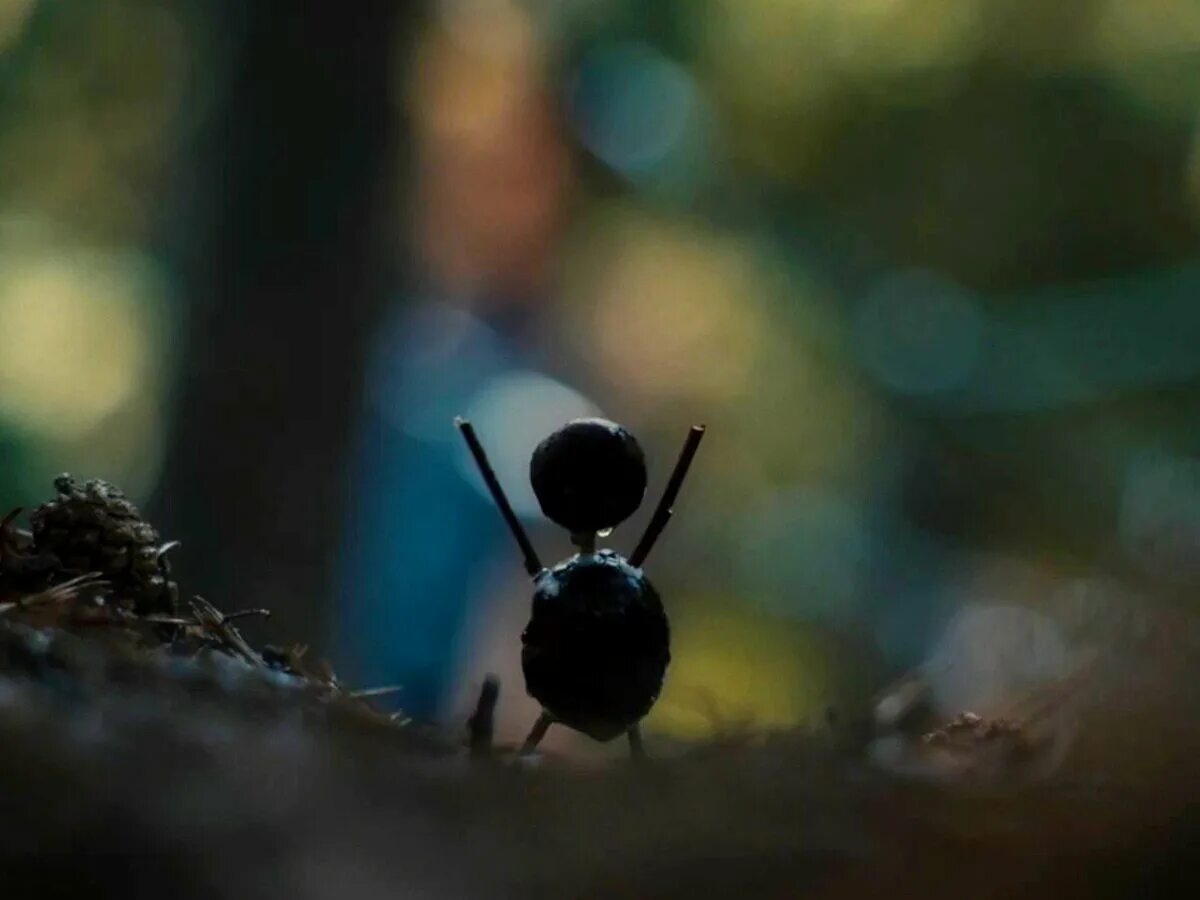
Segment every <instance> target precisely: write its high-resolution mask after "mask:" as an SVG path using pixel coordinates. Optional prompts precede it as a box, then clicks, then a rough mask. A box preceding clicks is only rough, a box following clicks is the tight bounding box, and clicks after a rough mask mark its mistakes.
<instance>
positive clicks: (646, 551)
mask: <svg viewBox="0 0 1200 900" xmlns="http://www.w3.org/2000/svg"><path fill="white" fill-rule="evenodd" d="M703 437H704V426H703V425H693V426H692V429H691V431H689V432H688V436H687V440H686V441H684V443H683V450H682V451H680V453H679V459H678V460H677V461H676V463H675V470H674V471H673V472H671V477H670V478H669V479H668V480H667V487H666V490H664V491H663V495H662V499H661V500H659V501H658V506H657V507H655V509H654V515H653V516H652V517H651V518H650V524H649V525H647V526H646V533H645V534H643V535H642V539H641V540H640V541H639V542H638V545H637V547H636V548H635V549H634V551H633V553H632V554H631V555H630V557H629V563H630V565H632V566H634V567H636V568H641V565H642V563H643V562H645V561H646V557H647V556H649V555H650V551H651V550H653V549H654V543H655V541H657V540H658V536H659V535H660V534H662V530H663V529H664V528H666V527H667V522H669V521H671V513H672V512H674V510H673V509H672V507H673V506H674V505H675V498H676V497H678V496H679V489H680V488H681V487H683V479H684V478H685V477H686V476H687V472H688V469H689V468H690V467H691V465H692V458H693V457H694V456H695V455H696V451H697V450H698V449H699V448H700V441H701V439H703Z"/></svg>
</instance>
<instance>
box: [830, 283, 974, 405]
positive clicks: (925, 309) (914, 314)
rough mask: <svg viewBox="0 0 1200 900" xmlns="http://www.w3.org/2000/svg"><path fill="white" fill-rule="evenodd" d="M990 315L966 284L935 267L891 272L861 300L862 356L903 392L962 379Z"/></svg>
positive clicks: (857, 327) (857, 324) (858, 332)
mask: <svg viewBox="0 0 1200 900" xmlns="http://www.w3.org/2000/svg"><path fill="white" fill-rule="evenodd" d="M986 324H987V322H986V319H985V318H984V315H983V313H982V312H981V311H980V309H979V307H978V304H977V303H976V302H975V300H974V298H973V297H971V295H970V294H968V293H967V292H966V291H965V290H963V289H962V288H960V287H958V286H957V285H955V284H954V283H953V282H951V281H949V280H947V279H945V278H942V277H941V276H939V275H936V274H934V273H932V272H927V271H924V270H918V269H914V270H906V271H903V272H898V273H896V274H894V275H891V276H888V277H887V278H885V279H883V280H882V281H881V282H879V284H878V285H876V287H875V288H874V289H873V290H872V291H871V292H870V293H869V294H868V295H867V296H866V297H865V298H863V300H862V301H861V303H860V304H859V306H858V309H857V310H856V315H855V318H854V337H855V345H856V349H857V352H858V356H859V360H860V362H861V363H862V364H863V366H865V367H866V369H867V370H868V371H869V372H871V374H872V375H874V376H875V377H876V378H877V379H878V380H879V381H880V382H881V383H883V384H884V385H885V386H886V387H888V388H890V389H891V390H893V391H896V392H898V393H902V394H929V393H935V392H938V391H945V390H948V389H950V388H953V387H956V386H958V385H960V384H962V383H963V382H964V381H965V380H966V379H967V378H968V376H970V374H971V373H972V371H973V370H974V368H975V365H976V363H977V362H978V359H979V352H980V346H981V343H982V340H983V336H984V332H985V327H986Z"/></svg>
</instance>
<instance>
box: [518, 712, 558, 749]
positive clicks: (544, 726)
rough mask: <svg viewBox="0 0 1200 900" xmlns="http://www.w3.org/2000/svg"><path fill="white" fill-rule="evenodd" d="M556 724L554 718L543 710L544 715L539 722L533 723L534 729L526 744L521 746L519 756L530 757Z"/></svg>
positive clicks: (539, 718)
mask: <svg viewBox="0 0 1200 900" xmlns="http://www.w3.org/2000/svg"><path fill="white" fill-rule="evenodd" d="M553 724H554V717H553V716H552V715H550V713H548V712H546V711H545V710H542V714H541V715H540V716H538V720H537V721H536V722H534V723H533V729H532V730H531V731H530V732H529V737H527V738H525V743H523V744H522V745H521V749H520V750H519V751H517V756H518V758H519V757H522V756H529V755H530V754H531V753H533V751H534V750H536V749H537V745H538V744H540V743H541V742H542V738H544V737H545V736H546V732H547V730H549V728H550V726H551V725H553Z"/></svg>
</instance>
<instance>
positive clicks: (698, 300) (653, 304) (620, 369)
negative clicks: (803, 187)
mask: <svg viewBox="0 0 1200 900" xmlns="http://www.w3.org/2000/svg"><path fill="white" fill-rule="evenodd" d="M600 232H601V234H600V235H595V236H593V237H595V238H596V239H597V240H598V243H596V242H594V241H593V240H590V239H589V240H586V242H585V243H586V244H587V247H588V249H587V252H588V253H589V254H590V255H591V259H590V262H591V263H592V264H595V265H597V267H598V268H597V271H598V272H599V273H600V274H599V276H598V277H597V278H596V279H594V280H593V281H592V282H591V284H589V285H586V286H585V287H584V288H583V289H584V290H585V291H586V293H587V294H588V297H589V302H588V304H587V306H588V309H589V310H590V315H591V327H590V328H584V329H582V330H581V333H582V334H583V335H584V336H585V337H586V338H588V339H590V340H591V341H593V342H594V343H593V344H592V346H591V348H590V349H591V351H592V352H593V353H594V355H595V356H596V358H597V362H598V363H599V365H600V367H601V369H602V371H603V372H604V373H605V375H606V376H607V377H608V378H609V379H611V380H612V381H613V382H614V383H617V384H620V385H622V387H624V388H626V389H628V390H630V391H631V392H632V393H634V394H640V395H642V396H643V398H645V399H648V400H667V399H673V398H683V399H696V400H702V401H705V402H708V403H711V402H715V401H722V400H730V399H733V398H736V397H738V396H740V395H741V394H742V393H744V391H745V390H746V389H747V383H748V381H749V376H750V374H751V369H752V366H753V364H754V360H755V353H756V350H757V349H758V346H759V344H760V340H761V330H762V313H761V307H760V305H759V304H760V303H761V300H762V295H763V293H764V290H765V289H764V286H763V284H762V282H761V278H760V276H759V273H758V271H757V267H756V262H755V260H754V258H753V248H752V245H750V244H748V243H746V242H743V241H740V240H737V239H733V238H727V237H722V236H718V235H714V234H710V233H706V232H701V231H695V230H692V229H690V228H688V227H685V226H682V225H678V224H673V223H668V222H661V221H657V220H653V219H651V218H648V217H642V216H638V215H637V214H632V213H630V214H617V215H616V216H615V217H614V218H613V220H612V221H610V222H609V223H607V224H606V225H603V226H601V228H600ZM588 268H589V269H590V268H591V267H590V266H589V267H588Z"/></svg>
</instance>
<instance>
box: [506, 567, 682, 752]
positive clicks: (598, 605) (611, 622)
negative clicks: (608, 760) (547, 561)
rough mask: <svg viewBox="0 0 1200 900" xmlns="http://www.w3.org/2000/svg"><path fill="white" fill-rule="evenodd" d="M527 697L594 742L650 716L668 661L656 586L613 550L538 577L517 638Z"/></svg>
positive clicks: (663, 615)
mask: <svg viewBox="0 0 1200 900" xmlns="http://www.w3.org/2000/svg"><path fill="white" fill-rule="evenodd" d="M521 643H522V648H521V667H522V669H523V670H524V672H525V685H526V690H527V691H528V692H529V694H530V696H532V697H533V698H534V699H536V700H537V701H538V702H539V703H541V704H542V706H543V707H544V708H545V710H546V712H548V713H549V714H550V715H551V716H552V717H553V718H554V720H555V721H556V722H561V723H562V724H564V725H567V726H569V727H571V728H574V729H576V730H578V731H582V732H583V733H584V734H587V735H589V736H590V737H593V738H595V739H596V740H599V741H607V740H611V739H612V738H615V737H617V736H619V735H622V734H625V733H626V732H627V731H628V730H629V729H630V728H631V727H632V726H633V725H635V724H637V722H638V721H639V720H640V719H641V718H642V717H643V716H644V715H646V713H648V712H649V711H650V707H652V706H653V705H654V701H655V700H657V699H658V694H659V692H660V691H661V689H662V684H663V676H664V675H665V674H666V670H667V664H668V663H669V662H670V659H671V652H670V630H669V627H668V624H667V616H666V613H665V612H664V611H663V606H662V602H661V601H660V600H659V597H658V593H657V592H656V591H655V590H654V586H653V585H651V584H650V581H649V580H648V579H647V578H646V576H645V575H643V574H642V571H641V569H636V568H634V567H633V566H631V565H630V564H629V563H628V562H627V561H626V560H625V559H624V558H623V557H621V556H619V555H618V554H616V553H614V552H612V551H611V550H601V551H600V552H599V553H585V554H580V555H578V556H574V557H572V558H571V559H568V560H566V561H565V562H562V563H559V564H558V565H556V566H555V567H554V568H553V569H547V570H545V571H543V572H541V573H540V574H539V575H538V576H537V578H536V580H535V582H534V594H533V612H532V615H531V617H530V620H529V624H528V625H527V626H526V628H525V631H524V632H523V633H522V635H521Z"/></svg>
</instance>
